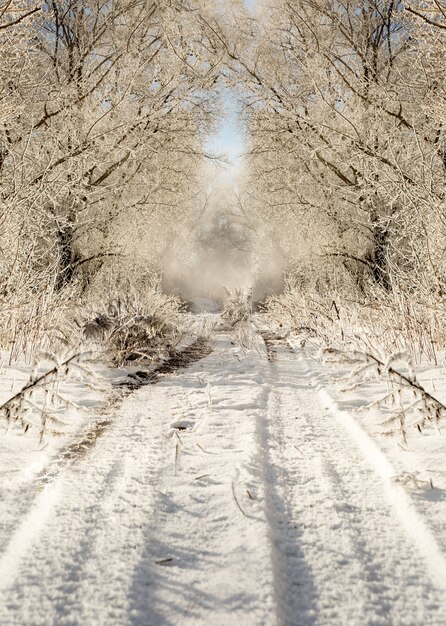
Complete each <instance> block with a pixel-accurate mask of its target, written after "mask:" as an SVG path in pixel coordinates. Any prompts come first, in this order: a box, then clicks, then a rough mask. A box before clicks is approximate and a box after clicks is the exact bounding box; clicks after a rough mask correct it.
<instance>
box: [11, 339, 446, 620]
mask: <svg viewBox="0 0 446 626" xmlns="http://www.w3.org/2000/svg"><path fill="white" fill-rule="evenodd" d="M256 332H257V331H256ZM253 346H254V347H253V348H252V349H251V350H247V349H246V347H245V348H241V347H239V346H238V345H236V344H235V342H234V341H233V339H232V338H231V336H230V335H229V334H227V333H223V332H222V333H220V334H217V335H216V336H215V337H214V338H213V340H212V347H213V352H212V354H210V355H209V356H207V357H206V358H204V359H202V360H201V361H198V362H196V363H194V364H193V365H191V366H190V367H188V368H186V369H183V370H178V371H177V372H176V373H175V374H170V375H166V376H164V377H162V378H161V380H160V382H159V383H158V384H156V385H147V386H145V387H141V388H139V389H137V390H136V391H134V392H132V393H129V394H127V395H124V396H122V397H121V399H120V400H119V401H113V402H108V404H105V405H104V404H100V397H98V395H97V392H94V391H92V390H87V389H85V388H82V387H81V383H80V382H78V383H76V384H75V383H66V390H65V391H66V393H68V394H71V396H73V397H75V398H76V399H77V401H79V400H81V401H82V402H84V403H85V404H86V405H88V406H89V407H90V409H89V413H86V414H83V415H82V416H80V415H74V414H73V415H70V428H69V430H68V432H67V434H66V436H65V437H63V438H62V439H57V440H55V441H50V442H49V443H48V445H47V446H46V447H45V448H43V449H41V448H42V446H39V444H38V440H37V438H36V437H35V436H34V435H33V434H32V433H28V434H27V435H25V436H24V435H21V434H19V433H18V432H17V431H15V430H14V429H12V430H10V431H9V433H8V434H7V435H4V436H2V437H1V438H0V447H1V448H0V451H1V457H0V472H1V477H2V480H1V495H2V499H1V509H0V522H1V533H0V537H1V554H0V599H1V602H0V624H1V625H2V626H3V625H4V626H16V625H21V626H22V625H26V626H37V625H45V626H50V625H51V626H56V625H57V626H68V625H70V626H72V625H79V626H80V625H81V624H82V625H83V626H85V625H102V624H103V625H104V626H105V625H106V626H125V625H132V626H142V625H150V626H158V625H159V626H167V625H181V626H183V625H186V626H187V625H192V624H197V625H200V624H202V625H204V624H206V625H208V624H212V625H221V626H223V625H228V624H237V625H239V624H240V625H242V626H250V625H252V626H254V625H255V626H257V625H262V624H264V625H265V626H266V625H268V626H269V625H273V624H283V625H286V626H296V625H297V624H299V625H302V626H310V625H316V624H318V625H320V626H331V625H332V626H335V625H336V626H338V625H349V626H350V625H353V626H367V625H370V626H371V625H375V626H377V625H382V626H385V625H390V624H392V626H393V625H395V626H399V625H401V626H402V625H404V626H406V625H411V626H421V625H423V626H427V625H432V626H440V625H442V626H444V625H445V624H446V618H445V615H446V583H445V581H446V559H445V554H446V524H445V522H444V520H445V519H446V515H445V514H446V498H444V494H445V493H446V484H445V483H446V466H445V461H444V458H445V455H444V452H445V440H444V437H443V436H442V435H441V434H439V433H437V432H434V431H432V432H429V433H427V434H425V435H424V436H420V437H418V438H415V439H414V440H413V441H412V443H411V449H410V450H409V451H407V450H403V449H402V448H401V447H399V446H398V445H397V443H396V442H395V440H393V439H392V440H389V439H382V438H381V437H380V436H379V426H378V423H379V414H364V413H358V412H357V411H356V408H357V407H358V406H360V405H365V404H367V403H369V402H370V400H372V399H375V397H376V394H377V393H378V392H379V383H367V385H366V386H365V387H364V388H363V389H361V390H357V391H356V392H355V393H354V394H350V395H349V396H346V397H342V398H341V396H340V395H339V394H338V393H337V391H336V386H335V385H334V384H333V383H332V382H331V378H332V375H333V372H332V371H331V370H330V369H328V368H327V367H326V366H323V365H321V364H320V363H319V362H318V361H317V360H316V359H315V354H316V352H315V350H313V348H311V346H309V347H305V348H301V347H300V344H299V342H298V341H297V340H296V341H291V343H290V346H288V345H286V343H285V342H282V343H280V344H279V345H277V347H275V349H274V352H275V356H274V358H272V359H271V360H268V359H267V355H266V350H265V347H264V346H263V345H262V342H261V340H259V341H257V342H255V343H254V344H253ZM343 368H344V369H345V366H342V365H338V366H337V371H336V374H337V375H340V374H341V375H342V374H343V373H345V372H344V371H343ZM105 373H106V372H105ZM118 375H119V373H117V374H115V376H118ZM434 375H435V372H432V371H427V370H426V372H425V378H427V379H431V378H432V377H433V376H434ZM109 376H111V374H109ZM13 377H15V378H16V379H17V380H16V383H15V386H14V389H16V388H17V387H18V385H20V384H22V383H23V382H24V380H25V378H26V367H25V366H20V367H18V368H17V367H16V368H13V369H12V370H10V369H7V368H6V369H4V372H3V389H2V390H0V392H1V393H2V398H4V399H6V398H7V397H9V396H10V395H11V393H12V391H11V379H12V378H13ZM70 385H71V386H70ZM445 391H446V390H445ZM95 407H96V408H95ZM101 424H102V426H100V431H99V432H100V436H99V435H98V436H97V437H96V439H95V440H94V443H93V444H88V445H86V446H85V448H83V449H82V453H81V452H80V451H79V447H78V448H76V442H79V441H84V440H85V441H87V439H85V431H86V429H88V428H90V430H91V429H93V430H94V428H97V427H98V425H101ZM68 449H70V450H75V449H76V450H78V452H77V453H76V454H67V453H66V451H67V450H68ZM413 475H417V476H419V477H420V479H419V481H418V482H417V480H413V479H411V476H413ZM406 479H407V480H406ZM430 480H432V482H433V486H434V488H433V489H432V488H431V487H430V482H429V481H430Z"/></svg>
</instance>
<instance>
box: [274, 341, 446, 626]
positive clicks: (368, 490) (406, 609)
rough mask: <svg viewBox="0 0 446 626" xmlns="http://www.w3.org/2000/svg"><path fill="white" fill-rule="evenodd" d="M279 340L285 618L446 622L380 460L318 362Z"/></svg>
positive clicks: (278, 540) (277, 484) (278, 465)
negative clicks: (343, 414) (343, 420)
mask: <svg viewBox="0 0 446 626" xmlns="http://www.w3.org/2000/svg"><path fill="white" fill-rule="evenodd" d="M267 341H268V339H267ZM269 343H270V346H269V347H270V350H271V349H273V350H274V352H275V356H274V358H270V359H269V361H270V377H271V392H270V398H269V406H268V413H267V418H266V419H265V421H264V428H263V435H262V436H263V445H264V448H265V450H266V456H265V468H264V473H265V478H266V481H267V487H266V489H267V496H266V500H267V514H268V517H269V519H270V524H271V537H272V559H273V566H274V572H275V592H276V602H277V622H278V623H279V624H282V625H284V626H298V625H299V626H309V625H316V624H318V625H320V626H331V625H333V626H339V625H340V624H348V625H349V626H366V625H369V624H370V625H372V624H373V625H374V626H378V625H382V626H388V625H389V624H392V626H394V625H395V626H397V625H398V626H399V625H411V626H420V625H421V624H423V626H428V625H432V626H434V625H435V626H440V625H441V626H444V624H445V618H444V602H445V596H444V593H443V590H442V586H441V585H439V584H438V583H439V580H438V577H434V578H432V575H431V573H432V572H431V568H430V565H431V563H429V560H428V561H426V559H425V557H426V552H424V553H423V551H421V552H418V550H417V547H418V546H417V542H416V541H414V537H413V535H414V533H412V536H410V535H408V534H407V530H408V526H409V524H410V522H409V523H406V524H405V525H403V524H402V523H401V519H400V517H399V515H398V511H396V510H395V506H394V503H393V502H392V499H391V495H390V494H389V492H388V491H387V489H386V484H385V483H384V481H383V478H382V476H381V475H380V473H379V472H377V471H376V470H377V468H376V466H374V464H373V463H371V460H370V458H367V455H365V454H364V450H363V449H361V447H360V446H359V447H358V444H357V441H355V440H354V438H353V439H352V437H351V434H350V433H349V432H348V430H346V429H345V428H344V427H343V426H342V424H340V422H339V420H338V419H336V416H335V415H334V413H333V410H332V407H331V406H330V405H329V403H328V402H327V400H326V398H324V397H323V396H322V397H321V396H320V395H318V392H317V390H316V389H314V387H313V384H312V382H311V381H309V380H308V376H312V375H314V376H316V377H317V371H316V370H315V368H314V366H313V367H310V366H308V365H307V364H305V363H304V362H303V361H302V360H297V359H296V355H291V354H290V351H289V349H288V348H287V347H286V346H283V345H282V346H280V345H279V346H277V347H276V348H274V347H273V346H272V343H271V341H270V342H269ZM309 382H310V385H311V386H309ZM317 382H318V381H317V380H316V383H317ZM351 419H352V420H353V418H351Z"/></svg>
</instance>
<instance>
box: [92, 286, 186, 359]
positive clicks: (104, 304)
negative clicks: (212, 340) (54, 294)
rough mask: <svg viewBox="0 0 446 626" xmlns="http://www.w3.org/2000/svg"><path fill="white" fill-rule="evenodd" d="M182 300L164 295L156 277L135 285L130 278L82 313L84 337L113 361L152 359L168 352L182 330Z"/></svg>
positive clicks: (181, 334)
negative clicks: (122, 286)
mask: <svg viewBox="0 0 446 626" xmlns="http://www.w3.org/2000/svg"><path fill="white" fill-rule="evenodd" d="M184 317H185V316H184V311H183V306H182V303H181V300H180V299H179V298H177V297H176V296H171V295H166V294H165V293H163V291H162V288H161V280H160V279H159V277H156V276H151V277H149V278H147V279H146V280H141V284H140V285H139V286H136V285H135V284H134V283H131V282H130V281H129V282H128V284H127V287H126V289H122V288H121V289H120V290H119V292H118V293H113V292H109V293H108V295H106V294H104V295H103V297H102V298H101V300H100V302H99V303H97V304H96V305H95V306H91V305H90V308H89V310H88V309H87V311H86V312H85V313H84V314H83V316H82V318H83V319H82V321H81V322H80V326H81V329H82V335H83V338H84V339H85V340H87V341H92V342H93V343H95V344H96V345H98V347H99V349H100V351H101V352H102V353H103V354H104V355H105V356H106V357H107V358H108V359H109V360H110V361H111V362H112V363H113V364H115V365H117V366H120V365H123V364H124V363H129V362H137V361H154V360H157V359H159V358H161V357H163V356H164V355H165V354H167V353H168V352H169V350H171V349H172V348H173V347H175V345H176V344H177V343H178V342H179V340H180V339H181V337H182V336H183V332H184V324H185V319H184Z"/></svg>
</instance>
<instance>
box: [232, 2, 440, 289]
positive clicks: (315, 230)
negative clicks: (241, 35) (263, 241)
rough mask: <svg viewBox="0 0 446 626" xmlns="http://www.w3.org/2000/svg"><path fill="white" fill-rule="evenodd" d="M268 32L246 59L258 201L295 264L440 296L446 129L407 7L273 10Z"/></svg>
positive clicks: (262, 27) (332, 5)
mask: <svg viewBox="0 0 446 626" xmlns="http://www.w3.org/2000/svg"><path fill="white" fill-rule="evenodd" d="M257 29H258V35H257V37H258V40H259V44H258V46H257V47H256V48H255V49H251V50H250V51H249V53H248V54H246V55H245V56H244V58H242V59H241V62H240V64H239V67H240V66H241V67H246V68H247V71H246V72H245V77H244V81H243V83H244V85H243V86H244V89H245V94H246V96H245V102H246V107H247V116H246V117H247V121H248V124H249V127H250V136H251V151H252V159H251V172H252V184H251V195H252V197H253V198H254V201H255V204H256V205H257V207H260V210H261V213H262V216H263V218H264V219H266V220H267V221H268V222H269V223H270V224H271V230H272V233H273V234H275V236H276V238H277V240H280V242H281V245H282V246H284V247H285V248H286V250H285V254H286V255H287V256H288V258H289V261H290V262H293V261H299V262H302V257H303V259H304V260H305V259H308V258H311V259H313V260H314V259H315V258H318V259H320V261H321V262H322V263H323V265H324V267H325V268H330V270H332V269H334V268H336V267H337V268H338V270H340V271H341V272H342V273H344V274H348V275H349V276H350V277H352V276H353V277H354V282H355V283H356V284H357V286H358V287H360V288H362V289H363V288H364V286H365V284H375V285H377V286H378V287H380V288H382V289H383V290H385V291H390V290H392V289H394V288H400V287H401V288H403V287H404V288H407V289H413V288H415V287H416V286H417V287H420V286H422V287H424V288H425V289H426V290H427V291H430V290H432V289H438V290H441V289H442V284H443V280H444V279H443V274H442V268H441V261H440V259H441V241H443V240H444V236H445V233H444V228H443V225H442V222H441V218H440V216H441V207H442V205H443V202H444V199H443V195H444V158H443V148H442V145H443V139H442V134H443V130H442V128H441V127H440V126H439V124H438V121H436V120H433V119H429V118H428V116H427V114H426V111H425V109H424V107H423V105H422V102H423V100H424V99H425V96H426V85H424V87H422V88H420V87H421V86H422V85H423V80H424V77H423V70H422V67H423V62H422V60H421V47H420V46H419V45H418V44H415V43H414V42H417V41H418V40H417V37H418V33H419V28H418V27H417V26H416V25H415V26H414V23H413V20H412V19H409V16H408V12H407V11H405V10H404V9H403V7H402V5H401V4H400V3H397V2H392V1H388V0H386V1H371V2H366V3H364V2H361V3H359V2H356V1H355V0H347V2H342V3H341V2H335V1H333V0H299V1H297V0H296V1H293V2H284V3H278V4H277V3H275V4H274V6H273V7H272V8H264V11H263V20H262V21H261V22H260V23H259V24H258V25H257ZM236 72H237V70H236ZM241 82H242V81H241ZM281 225H284V226H285V228H283V229H281ZM429 258H430V259H431V263H430V264H427V263H426V260H427V259H429ZM319 265H321V263H319ZM427 265H429V267H427Z"/></svg>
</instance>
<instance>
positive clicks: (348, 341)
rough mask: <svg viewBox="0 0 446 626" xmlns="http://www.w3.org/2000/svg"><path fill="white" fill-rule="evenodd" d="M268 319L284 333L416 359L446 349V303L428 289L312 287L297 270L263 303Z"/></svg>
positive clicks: (431, 356) (432, 357) (432, 359)
mask: <svg viewBox="0 0 446 626" xmlns="http://www.w3.org/2000/svg"><path fill="white" fill-rule="evenodd" d="M264 310H265V314H266V317H267V319H268V322H269V323H270V325H271V326H272V327H278V326H280V329H281V332H283V333H284V334H287V333H294V334H301V335H303V336H304V337H305V336H310V337H316V338H319V339H320V341H321V342H323V343H325V344H326V345H331V346H337V347H339V348H342V347H348V348H350V349H357V350H360V351H365V352H371V353H373V354H378V355H384V354H392V353H396V352H407V353H408V354H409V355H410V357H411V358H412V359H413V360H414V362H415V363H419V362H420V361H421V359H422V358H424V359H426V360H428V361H429V362H431V363H435V364H436V363H437V351H438V350H444V349H446V303H445V302H443V301H442V300H439V299H438V297H437V298H435V297H433V296H432V295H429V294H418V295H416V294H405V293H403V292H399V291H396V290H395V291H394V292H391V293H389V292H386V291H384V290H382V289H375V290H374V291H371V290H369V291H368V292H367V293H362V294H358V293H357V294H352V295H351V296H349V293H348V292H347V293H346V292H345V291H344V292H342V291H335V290H334V289H331V290H328V291H326V292H325V293H319V292H318V291H308V290H307V289H306V287H305V285H302V284H300V283H299V281H298V280H296V277H295V276H294V275H291V276H289V277H288V278H287V281H286V287H285V290H284V292H283V293H282V294H278V295H275V296H272V297H270V298H269V299H268V300H266V301H265V303H264Z"/></svg>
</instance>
